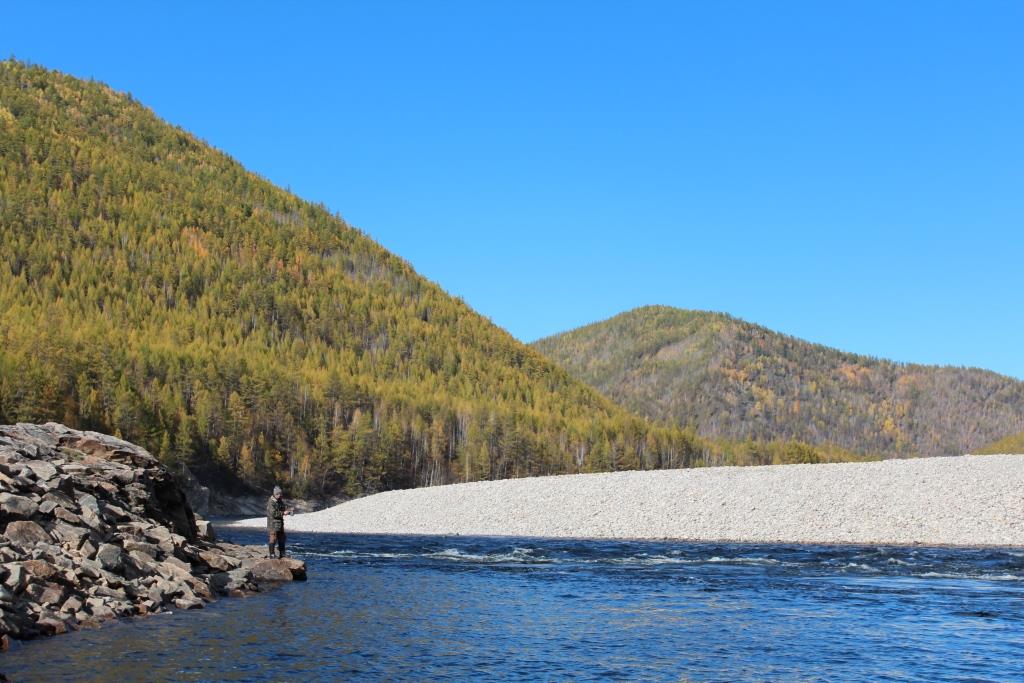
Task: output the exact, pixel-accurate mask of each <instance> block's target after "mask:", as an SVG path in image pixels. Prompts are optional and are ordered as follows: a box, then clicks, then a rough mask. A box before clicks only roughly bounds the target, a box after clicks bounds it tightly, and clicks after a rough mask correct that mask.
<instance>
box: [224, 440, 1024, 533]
mask: <svg viewBox="0 0 1024 683" xmlns="http://www.w3.org/2000/svg"><path fill="white" fill-rule="evenodd" d="M1022 491H1024V455H983V456H962V457H950V458H921V459H916V460H887V461H883V462H869V463H844V464H822V465H773V466H766V467H712V468H703V469H689V470H660V471H647V472H613V473H609V474H571V475H562V476H554V477H535V478H530V479H512V480H504V481H482V482H475V483H469V484H454V485H450V486H436V487H431V488H423V489H413V490H408V491H390V492H387V493H379V494H377V495H374V496H368V497H366V498H361V499H358V500H353V501H350V502H348V503H344V504H342V505H338V506H336V507H333V508H330V509H328V510H323V511H320V512H314V513H312V514H306V515H296V516H294V517H292V518H291V519H290V520H289V522H288V528H289V529H291V530H295V531H322V532H335V533H363V534H430V535H478V536H547V537H575V538H651V539H680V540H693V541H738V542H758V543H863V544H915V543H921V544H930V545H963V546H972V545H1008V546H1009V545H1012V546H1024V494H1022ZM260 523H261V520H259V519H253V520H245V521H242V522H238V524H240V525H243V526H253V525H259V524H260Z"/></svg>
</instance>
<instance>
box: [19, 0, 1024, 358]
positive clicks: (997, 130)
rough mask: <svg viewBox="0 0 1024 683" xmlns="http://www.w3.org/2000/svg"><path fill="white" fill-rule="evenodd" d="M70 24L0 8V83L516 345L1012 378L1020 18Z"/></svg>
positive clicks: (785, 14)
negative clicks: (316, 238) (132, 131)
mask: <svg viewBox="0 0 1024 683" xmlns="http://www.w3.org/2000/svg"><path fill="white" fill-rule="evenodd" d="M94 4H96V5H98V4H99V3H81V2H77V3H74V4H67V5H59V4H48V3H25V2H23V3H11V4H10V5H8V6H6V7H5V8H4V12H3V18H2V21H0V54H4V55H5V56H6V55H11V54H13V55H15V56H16V57H18V58H20V59H23V60H27V61H31V62H35V63H39V64H42V65H44V66H48V67H51V68H57V69H60V70H62V71H66V72H69V73H71V74H74V75H76V76H81V77H92V78H96V79H98V80H102V81H105V82H107V83H109V84H111V85H112V86H113V87H115V88H117V89H119V90H126V91H129V92H131V93H132V94H133V95H135V97H137V98H138V99H139V100H141V101H142V102H143V103H145V104H147V105H148V106H150V107H152V108H153V109H154V110H155V111H156V112H157V113H158V114H159V115H160V116H162V117H164V118H166V119H167V120H169V121H171V122H173V123H175V124H178V125H180V126H183V127H184V128H186V129H188V130H190V131H192V132H194V133H196V134H197V135H198V136H200V137H201V138H203V139H205V140H207V141H208V142H210V143H211V144H213V145H215V146H216V147H219V148H221V149H223V150H225V151H226V152H228V153H230V154H231V155H233V156H234V157H235V158H237V159H239V160H240V161H241V162H242V163H244V164H245V165H246V166H247V167H249V168H250V169H252V170H254V171H256V172H258V173H260V174H262V175H264V176H266V177H268V178H270V179H271V180H273V181H274V182H276V183H278V184H280V185H284V186H288V187H290V188H291V189H292V190H294V191H295V192H296V193H298V194H299V195H301V196H302V197H304V198H307V199H310V200H313V201H317V202H323V203H324V204H326V205H327V206H328V207H329V208H330V209H332V210H334V211H337V212H339V213H340V214H342V215H343V216H344V217H345V218H346V219H347V220H348V221H349V222H350V223H352V224H354V225H356V226H358V227H360V228H361V229H363V230H364V231H366V232H367V233H369V234H370V235H371V236H372V237H373V238H374V239H376V240H378V241H380V242H381V243H382V244H383V245H384V246H386V247H387V248H389V249H391V250H392V251H394V252H396V253H398V254H399V255H401V256H402V257H404V258H406V259H407V260H409V261H410V262H411V263H412V264H413V266H414V267H415V268H416V269H417V270H418V271H419V272H420V273H422V274H424V275H426V276H427V277H429V278H430V279H432V280H434V281H435V282H438V283H439V284H440V285H441V286H442V287H444V288H445V289H446V290H447V291H449V292H451V293H453V294H456V295H459V296H461V297H463V298H464V299H465V300H466V301H467V302H468V303H469V304H470V305H472V306H473V307H474V308H476V309H477V310H478V311H480V312H481V313H483V314H484V315H486V316H488V317H489V318H491V319H492V320H493V321H494V322H496V323H497V324H499V325H501V326H502V327H505V328H506V329H508V330H509V331H510V332H512V334H514V335H515V336H517V337H518V338H520V339H523V340H524V341H532V340H534V339H537V338H539V337H542V336H546V335H548V334H552V333H555V332H558V331H561V330H565V329H569V328H572V327H575V326H578V325H582V324H586V323H589V322H593V321H595V320H600V319H603V318H607V317H610V316H612V315H614V314H616V313H618V312H621V311H623V310H627V309H629V308H632V307H635V306H640V305H644V304H652V303H659V304H666V305H671V306H679V307H682V308H697V309H708V310H717V311H725V312H728V313H731V314H733V315H736V316H739V317H742V318H744V319H747V320H750V321H753V322H757V323H761V324H764V325H767V326H768V327H771V328H774V329H777V330H780V331H783V332H786V333H789V334H793V335H796V336H799V337H803V338H805V339H809V340H812V341H816V342H821V343H825V344H829V345H831V346H836V347H840V348H842V349H846V350H850V351H856V352H861V353H868V354H872V355H877V356H884V357H889V358H895V359H897V360H905V361H919V362H928V363H941V364H953V365H974V366H981V367H987V368H991V369H994V370H997V371H999V372H1003V373H1007V374H1011V375H1015V376H1017V377H1021V378H1024V2H1020V1H1019V0H1009V1H1006V2H987V1H980V2H941V1H936V0H927V1H921V2H910V1H900V2H892V1H891V0H885V1H882V2H864V1H859V0H858V1H853V0H850V1H848V2H839V1H837V2H820V1H817V0H815V1H812V2H787V1H784V0H773V1H771V2H768V1H765V2H754V1H753V0H751V1H744V2H730V1H727V0H723V1H706V2H700V3H698V2H689V3H688V2H665V3H657V2H635V3H634V2H616V3H602V2H594V1H587V2H579V3H569V2H506V3H497V2H478V1H470V2H459V3H454V2H402V3H388V2H360V3H351V4H343V3H323V5H322V6H320V7H315V8H314V7H306V8H302V9H298V8H296V7H286V6H285V3H280V5H259V4H257V3H248V2H247V3H238V4H237V5H234V6H228V5H225V6H224V7H222V8H218V9H210V8H208V7H205V6H204V5H206V4H207V3H203V4H202V5H196V6H193V7H186V6H185V4H184V3H159V4H158V3H140V2H135V3H131V4H124V5H122V6H113V5H111V6H108V7H107V8H105V9H97V8H95V7H93V5H94ZM209 4H214V3H209ZM297 4H298V3H296V5H297Z"/></svg>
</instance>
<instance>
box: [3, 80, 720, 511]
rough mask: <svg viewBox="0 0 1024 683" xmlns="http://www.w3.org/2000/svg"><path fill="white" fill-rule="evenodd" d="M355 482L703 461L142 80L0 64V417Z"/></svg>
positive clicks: (206, 468) (247, 477)
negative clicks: (148, 91) (244, 155)
mask: <svg viewBox="0 0 1024 683" xmlns="http://www.w3.org/2000/svg"><path fill="white" fill-rule="evenodd" d="M46 420H57V421H60V422H63V423H65V424H67V425H70V426H72V427H76V428H88V429H96V430H99V431H104V432H110V433H115V434H117V435H119V436H121V437H123V438H125V439H128V440H130V441H134V442H136V443H139V444H142V445H144V446H145V447H146V448H147V449H149V450H150V451H152V452H154V453H156V454H158V455H159V457H160V458H161V459H162V460H164V461H165V462H168V463H172V464H177V463H185V464H188V465H189V466H190V467H192V468H193V469H195V470H198V471H199V473H200V474H201V475H203V476H204V477H205V478H206V479H207V481H210V480H215V481H219V482H221V483H227V482H235V483H236V484H237V483H238V482H244V483H247V484H250V485H253V486H260V487H266V486H268V485H269V484H271V483H272V482H275V481H278V482H282V483H286V484H288V485H289V486H290V488H291V491H292V492H293V493H298V494H310V495H317V494H319V493H322V492H333V491H337V490H342V491H345V492H347V493H349V494H353V495H356V494H360V493H364V492H371V491H377V490H381V489H389V488H402V487H411V486H420V485H427V484H436V483H445V482H451V481H462V480H474V479H487V478H502V477H514V476H528V475H537V474H552V473H562V472H576V471H600V470H610V469H625V468H632V467H647V468H652V467H678V466H682V465H688V464H692V463H694V462H695V459H696V457H697V455H698V454H699V452H700V444H699V442H698V440H696V439H695V438H694V437H693V435H692V434H687V433H684V432H683V431H682V430H680V429H677V428H662V427H658V426H656V425H653V424H651V423H649V422H648V421H647V420H645V419H642V418H640V417H638V416H636V415H633V414H631V413H629V412H627V411H626V410H624V409H622V408H620V407H619V406H617V405H615V404H613V403H612V402H611V401H609V400H608V399H607V398H605V397H604V396H602V395H601V394H599V393H598V392H597V391H595V390H594V389H592V388H590V387H589V386H586V385H585V384H583V383H581V382H580V381H578V380H576V379H574V378H573V377H571V376H570V375H569V374H568V373H567V372H566V371H564V370H563V369H561V368H559V367H558V366H556V365H555V364H554V363H552V362H551V361H549V360H548V359H547V358H545V357H544V356H542V355H541V354H540V353H538V352H537V351H535V350H533V349H531V348H529V347H527V346H525V345H523V344H522V343H520V342H518V341H516V340H515V339H514V338H513V337H511V336H510V335H509V334H508V333H507V332H505V331H504V330H502V329H500V328H498V327H496V326H495V325H493V324H492V323H490V322H489V321H488V320H487V319H485V318H484V317H482V316H480V315H479V314H477V313H476V312H475V311H473V310H472V309H471V308H470V307H469V306H467V305H466V304H465V303H464V302H462V301H461V300H460V299H458V298H455V297H452V296H449V295H448V294H447V293H445V292H444V291H443V290H441V289H440V288H439V287H438V286H437V285H435V284H433V283H431V282H429V281H427V280H426V279H424V278H423V277H421V276H420V275H418V274H417V273H416V272H415V271H414V270H413V268H412V267H411V266H410V265H409V264H408V263H406V262H405V261H403V260H402V259H400V258H398V257H396V256H395V255H393V254H391V253H389V252H388V251H386V250H385V249H383V248H382V247H381V246H379V245H378V244H376V243H374V242H373V241H372V240H370V239H369V238H367V237H366V236H365V235H364V234H362V233H361V232H359V231H358V230H356V229H354V228H352V227H351V226H349V225H347V224H346V223H345V222H344V221H343V220H342V219H341V218H339V217H337V216H334V215H331V214H330V213H329V212H328V211H327V210H326V209H324V207H322V206H318V205H315V204H312V203H310V202H307V201H303V200H302V199H299V198H298V197H296V196H294V195H292V194H291V193H289V192H287V191H285V190H282V189H280V188H278V187H275V186H274V185H272V184H271V183H269V182H267V181H266V180H264V179H262V178H260V177H259V176H257V175H255V174H253V173H251V172H249V171H247V170H246V169H244V168H243V167H242V166H241V165H239V164H238V163H237V162H235V161H234V160H232V159H231V158H230V157H228V156H226V155H225V154H223V153H221V152H219V151H217V150H216V149H214V148H212V147H210V146H209V145H207V144H204V143H203V142H201V141H200V140H197V139H196V138H195V137H194V136H192V135H190V134H189V133H187V132H186V131H184V130H181V129H180V128H176V127H174V126H172V125H169V124H167V123H165V122H164V121H161V120H160V119H159V118H157V116H155V115H154V114H153V112H152V111H150V110H149V109H146V108H145V107H143V106H142V105H140V104H139V103H138V102H137V101H135V100H134V99H133V98H132V97H131V96H130V95H126V94H122V93H118V92H115V91H114V90H112V89H110V88H109V87H107V86H106V85H103V84H102V83H98V82H94V81H83V80H79V79H76V78H72V77H70V76H67V75H63V74H61V73H58V72H55V71H49V70H46V69H43V68H39V67H35V66H27V65H25V64H22V63H19V62H16V61H5V62H0V424H3V423H9V422H15V421H46Z"/></svg>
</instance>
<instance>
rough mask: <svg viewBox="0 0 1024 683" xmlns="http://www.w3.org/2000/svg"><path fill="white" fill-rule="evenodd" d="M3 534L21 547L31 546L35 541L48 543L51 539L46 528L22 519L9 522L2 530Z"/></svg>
mask: <svg viewBox="0 0 1024 683" xmlns="http://www.w3.org/2000/svg"><path fill="white" fill-rule="evenodd" d="M4 536H5V537H6V538H7V539H8V540H9V541H10V542H11V543H13V544H15V545H17V546H20V547H22V548H31V547H32V546H34V545H35V544H36V543H50V542H51V541H53V539H52V538H51V537H50V534H48V533H46V529H44V528H43V527H41V526H39V525H38V524H36V523H35V522H32V521H28V520H22V521H17V522H11V523H10V524H8V525H7V530H6V531H4Z"/></svg>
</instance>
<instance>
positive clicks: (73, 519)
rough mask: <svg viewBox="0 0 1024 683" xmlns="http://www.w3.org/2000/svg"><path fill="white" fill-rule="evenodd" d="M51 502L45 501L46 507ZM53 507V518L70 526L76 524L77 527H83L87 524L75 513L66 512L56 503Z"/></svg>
mask: <svg viewBox="0 0 1024 683" xmlns="http://www.w3.org/2000/svg"><path fill="white" fill-rule="evenodd" d="M50 502H51V501H45V502H44V503H43V505H46V504H47V503H50ZM53 505H54V508H53V516H54V517H56V518H57V519H59V520H62V521H64V522H67V523H68V524H74V525H75V526H82V525H83V524H84V523H85V522H84V521H83V520H82V518H81V517H79V516H78V515H76V514H75V513H74V512H69V511H67V510H65V509H64V507H63V506H60V505H57V504H56V503H53Z"/></svg>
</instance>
